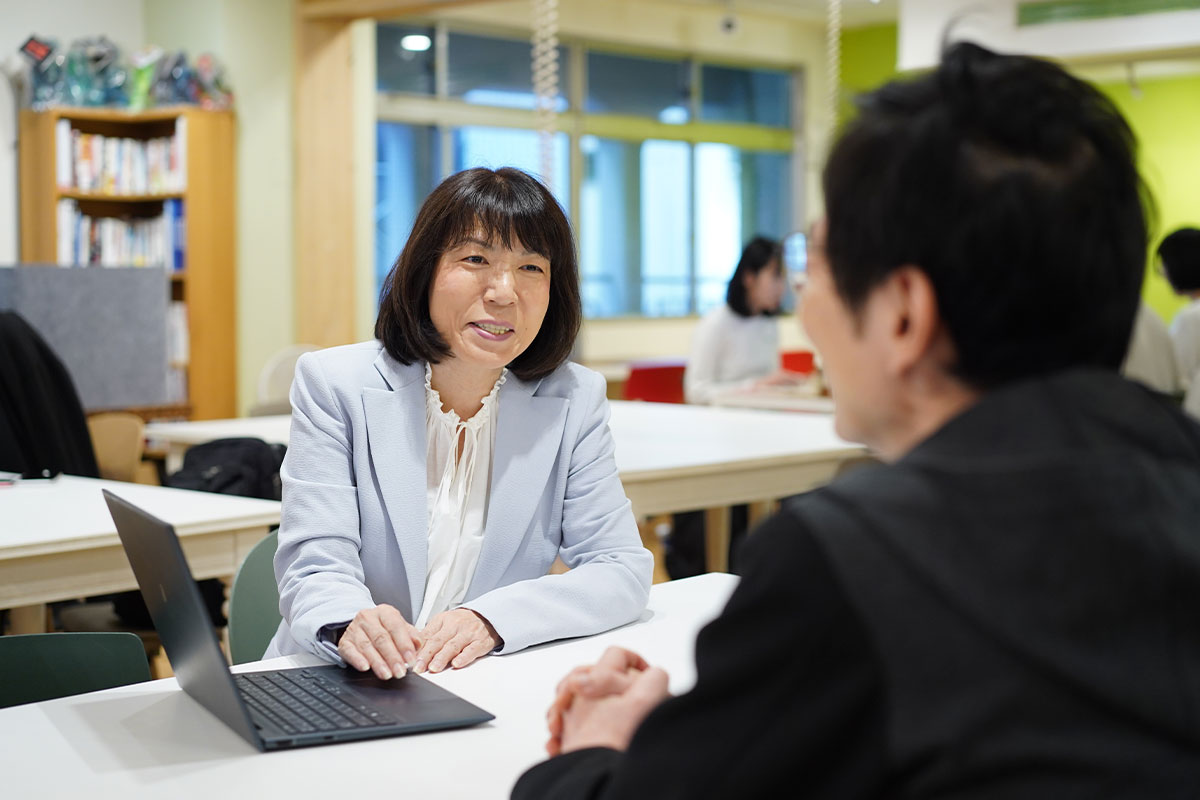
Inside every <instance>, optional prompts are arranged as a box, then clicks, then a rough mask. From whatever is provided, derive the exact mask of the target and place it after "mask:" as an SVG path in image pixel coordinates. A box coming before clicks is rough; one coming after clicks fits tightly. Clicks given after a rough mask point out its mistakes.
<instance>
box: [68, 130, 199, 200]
mask: <svg viewBox="0 0 1200 800" xmlns="http://www.w3.org/2000/svg"><path fill="white" fill-rule="evenodd" d="M54 139H55V172H56V182H57V183H58V188H59V189H60V190H64V191H78V192H88V193H94V194H101V195H112V196H117V197H119V196H121V195H155V194H177V193H182V192H183V191H185V190H186V188H187V157H186V155H187V120H186V119H185V118H183V117H180V118H179V119H178V120H177V121H176V123H175V133H174V135H172V136H166V137H158V138H153V139H134V138H130V137H116V136H104V135H103V134H99V133H85V132H83V131H81V130H79V129H78V128H73V127H71V121H70V120H69V119H60V120H58V122H57V123H55V137H54Z"/></svg>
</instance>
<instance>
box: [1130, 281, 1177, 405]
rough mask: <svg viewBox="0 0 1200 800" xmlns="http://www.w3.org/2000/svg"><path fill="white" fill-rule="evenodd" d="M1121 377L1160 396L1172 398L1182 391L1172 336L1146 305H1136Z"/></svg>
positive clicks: (1160, 319) (1164, 324)
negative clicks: (1148, 388) (1136, 382)
mask: <svg viewBox="0 0 1200 800" xmlns="http://www.w3.org/2000/svg"><path fill="white" fill-rule="evenodd" d="M1121 374H1122V375H1124V376H1125V377H1126V378H1129V379H1130V380H1134V381H1138V382H1139V383H1143V384H1145V385H1146V386H1149V387H1150V388H1151V389H1153V390H1154V391H1156V392H1162V393H1163V394H1169V395H1172V396H1175V395H1178V394H1179V392H1180V391H1181V385H1180V377H1179V364H1178V363H1177V361H1176V357H1175V346H1174V345H1173V344H1172V343H1171V334H1169V333H1168V332H1167V325H1166V323H1164V322H1163V321H1162V318H1160V317H1159V316H1158V314H1157V313H1156V312H1155V311H1154V309H1152V308H1150V306H1148V305H1146V304H1145V303H1141V304H1140V305H1138V312H1137V316H1136V317H1135V318H1134V321H1133V336H1132V337H1131V338H1130V340H1129V352H1128V353H1126V354H1125V362H1124V363H1123V364H1122V365H1121Z"/></svg>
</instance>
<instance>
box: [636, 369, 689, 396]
mask: <svg viewBox="0 0 1200 800" xmlns="http://www.w3.org/2000/svg"><path fill="white" fill-rule="evenodd" d="M684 369H685V367H684V365H683V364H674V363H671V364H664V363H649V362H647V363H638V364H631V365H630V366H629V378H628V379H627V380H626V381H625V399H626V400H645V401H647V402H650V403H682V402H683V373H684Z"/></svg>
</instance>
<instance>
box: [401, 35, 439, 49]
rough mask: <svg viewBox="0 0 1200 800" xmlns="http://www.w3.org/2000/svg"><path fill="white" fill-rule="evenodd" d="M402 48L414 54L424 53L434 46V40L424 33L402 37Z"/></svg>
mask: <svg viewBox="0 0 1200 800" xmlns="http://www.w3.org/2000/svg"><path fill="white" fill-rule="evenodd" d="M400 46H401V47H402V48H404V49H405V50H409V51H411V52H413V53H424V52H425V51H426V50H428V49H429V48H430V47H431V46H433V40H432V39H430V38H429V37H428V36H426V35H425V34H423V33H410V34H408V35H407V36H402V37H400Z"/></svg>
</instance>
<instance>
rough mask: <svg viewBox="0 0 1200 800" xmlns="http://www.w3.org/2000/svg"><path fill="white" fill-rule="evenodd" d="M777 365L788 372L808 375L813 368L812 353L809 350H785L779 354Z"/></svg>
mask: <svg viewBox="0 0 1200 800" xmlns="http://www.w3.org/2000/svg"><path fill="white" fill-rule="evenodd" d="M779 365H780V366H781V367H783V368H784V369H785V370H787V371H788V372H799V373H800V374H801V375H808V374H810V373H811V372H812V371H813V367H814V364H813V353H812V351H811V350H785V351H783V352H782V353H780V354H779Z"/></svg>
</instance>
